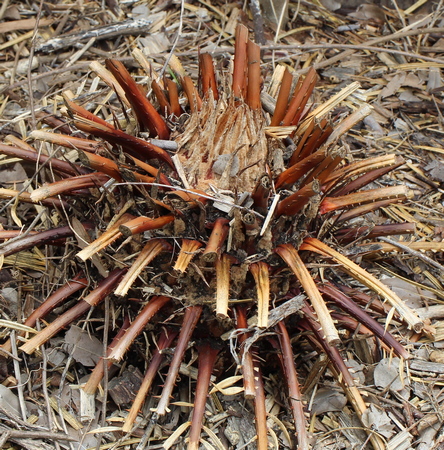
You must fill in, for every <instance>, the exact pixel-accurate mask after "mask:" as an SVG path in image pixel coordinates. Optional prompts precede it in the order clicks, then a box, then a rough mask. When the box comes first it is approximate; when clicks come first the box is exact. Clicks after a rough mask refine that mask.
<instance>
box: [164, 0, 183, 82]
mask: <svg viewBox="0 0 444 450" xmlns="http://www.w3.org/2000/svg"><path fill="white" fill-rule="evenodd" d="M184 11H185V0H180V14H179V27H178V29H177V35H176V39H175V40H174V43H173V46H172V47H171V50H170V53H168V56H167V58H166V59H165V63H164V64H163V67H162V70H161V71H160V72H159V79H162V78H163V74H164V73H165V71H166V69H167V67H168V63H169V62H170V59H171V58H172V56H173V54H174V50H175V49H176V46H177V44H178V42H179V39H180V36H181V34H182V27H183V14H184Z"/></svg>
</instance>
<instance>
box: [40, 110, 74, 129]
mask: <svg viewBox="0 0 444 450" xmlns="http://www.w3.org/2000/svg"><path fill="white" fill-rule="evenodd" d="M35 116H36V117H37V118H38V119H39V121H42V122H43V123H45V124H46V125H49V126H50V127H51V129H53V130H57V131H58V132H59V133H65V134H71V133H72V130H71V128H70V126H69V125H68V124H67V123H66V121H64V120H61V119H60V118H59V117H56V116H54V115H53V114H51V113H49V112H47V111H45V110H43V111H38V112H36V114H35Z"/></svg>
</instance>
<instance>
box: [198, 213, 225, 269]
mask: <svg viewBox="0 0 444 450" xmlns="http://www.w3.org/2000/svg"><path fill="white" fill-rule="evenodd" d="M228 223H229V220H228V219H224V218H222V217H219V218H218V219H216V222H214V226H213V230H212V232H211V235H210V238H209V239H208V243H207V246H206V247H205V250H204V251H203V253H202V258H203V260H204V261H206V262H213V261H215V260H216V259H217V258H218V257H219V256H220V252H221V250H222V246H223V244H224V242H225V239H226V238H227V236H228V231H229V226H228Z"/></svg>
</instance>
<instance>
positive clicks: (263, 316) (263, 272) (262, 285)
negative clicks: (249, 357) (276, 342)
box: [249, 261, 270, 328]
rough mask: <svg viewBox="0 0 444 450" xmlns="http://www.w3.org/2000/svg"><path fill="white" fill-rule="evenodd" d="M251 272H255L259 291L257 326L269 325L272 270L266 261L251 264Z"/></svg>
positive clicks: (264, 326)
mask: <svg viewBox="0 0 444 450" xmlns="http://www.w3.org/2000/svg"><path fill="white" fill-rule="evenodd" d="M249 269H250V272H251V273H252V274H253V277H254V282H255V283H256V292H257V326H258V327H259V328H266V327H267V326H268V309H269V305H270V273H269V272H270V271H269V267H268V264H267V263H266V262H264V261H259V262H257V263H253V264H250V267H249Z"/></svg>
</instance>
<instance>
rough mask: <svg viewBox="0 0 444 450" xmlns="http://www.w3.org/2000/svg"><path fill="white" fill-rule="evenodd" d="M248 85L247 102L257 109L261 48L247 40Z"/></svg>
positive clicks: (259, 104)
mask: <svg viewBox="0 0 444 450" xmlns="http://www.w3.org/2000/svg"><path fill="white" fill-rule="evenodd" d="M247 54H248V86H247V104H248V106H249V107H250V108H251V109H255V110H259V109H260V108H261V107H262V103H261V48H260V47H259V45H257V44H255V43H254V42H251V41H250V40H248V43H247Z"/></svg>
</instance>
